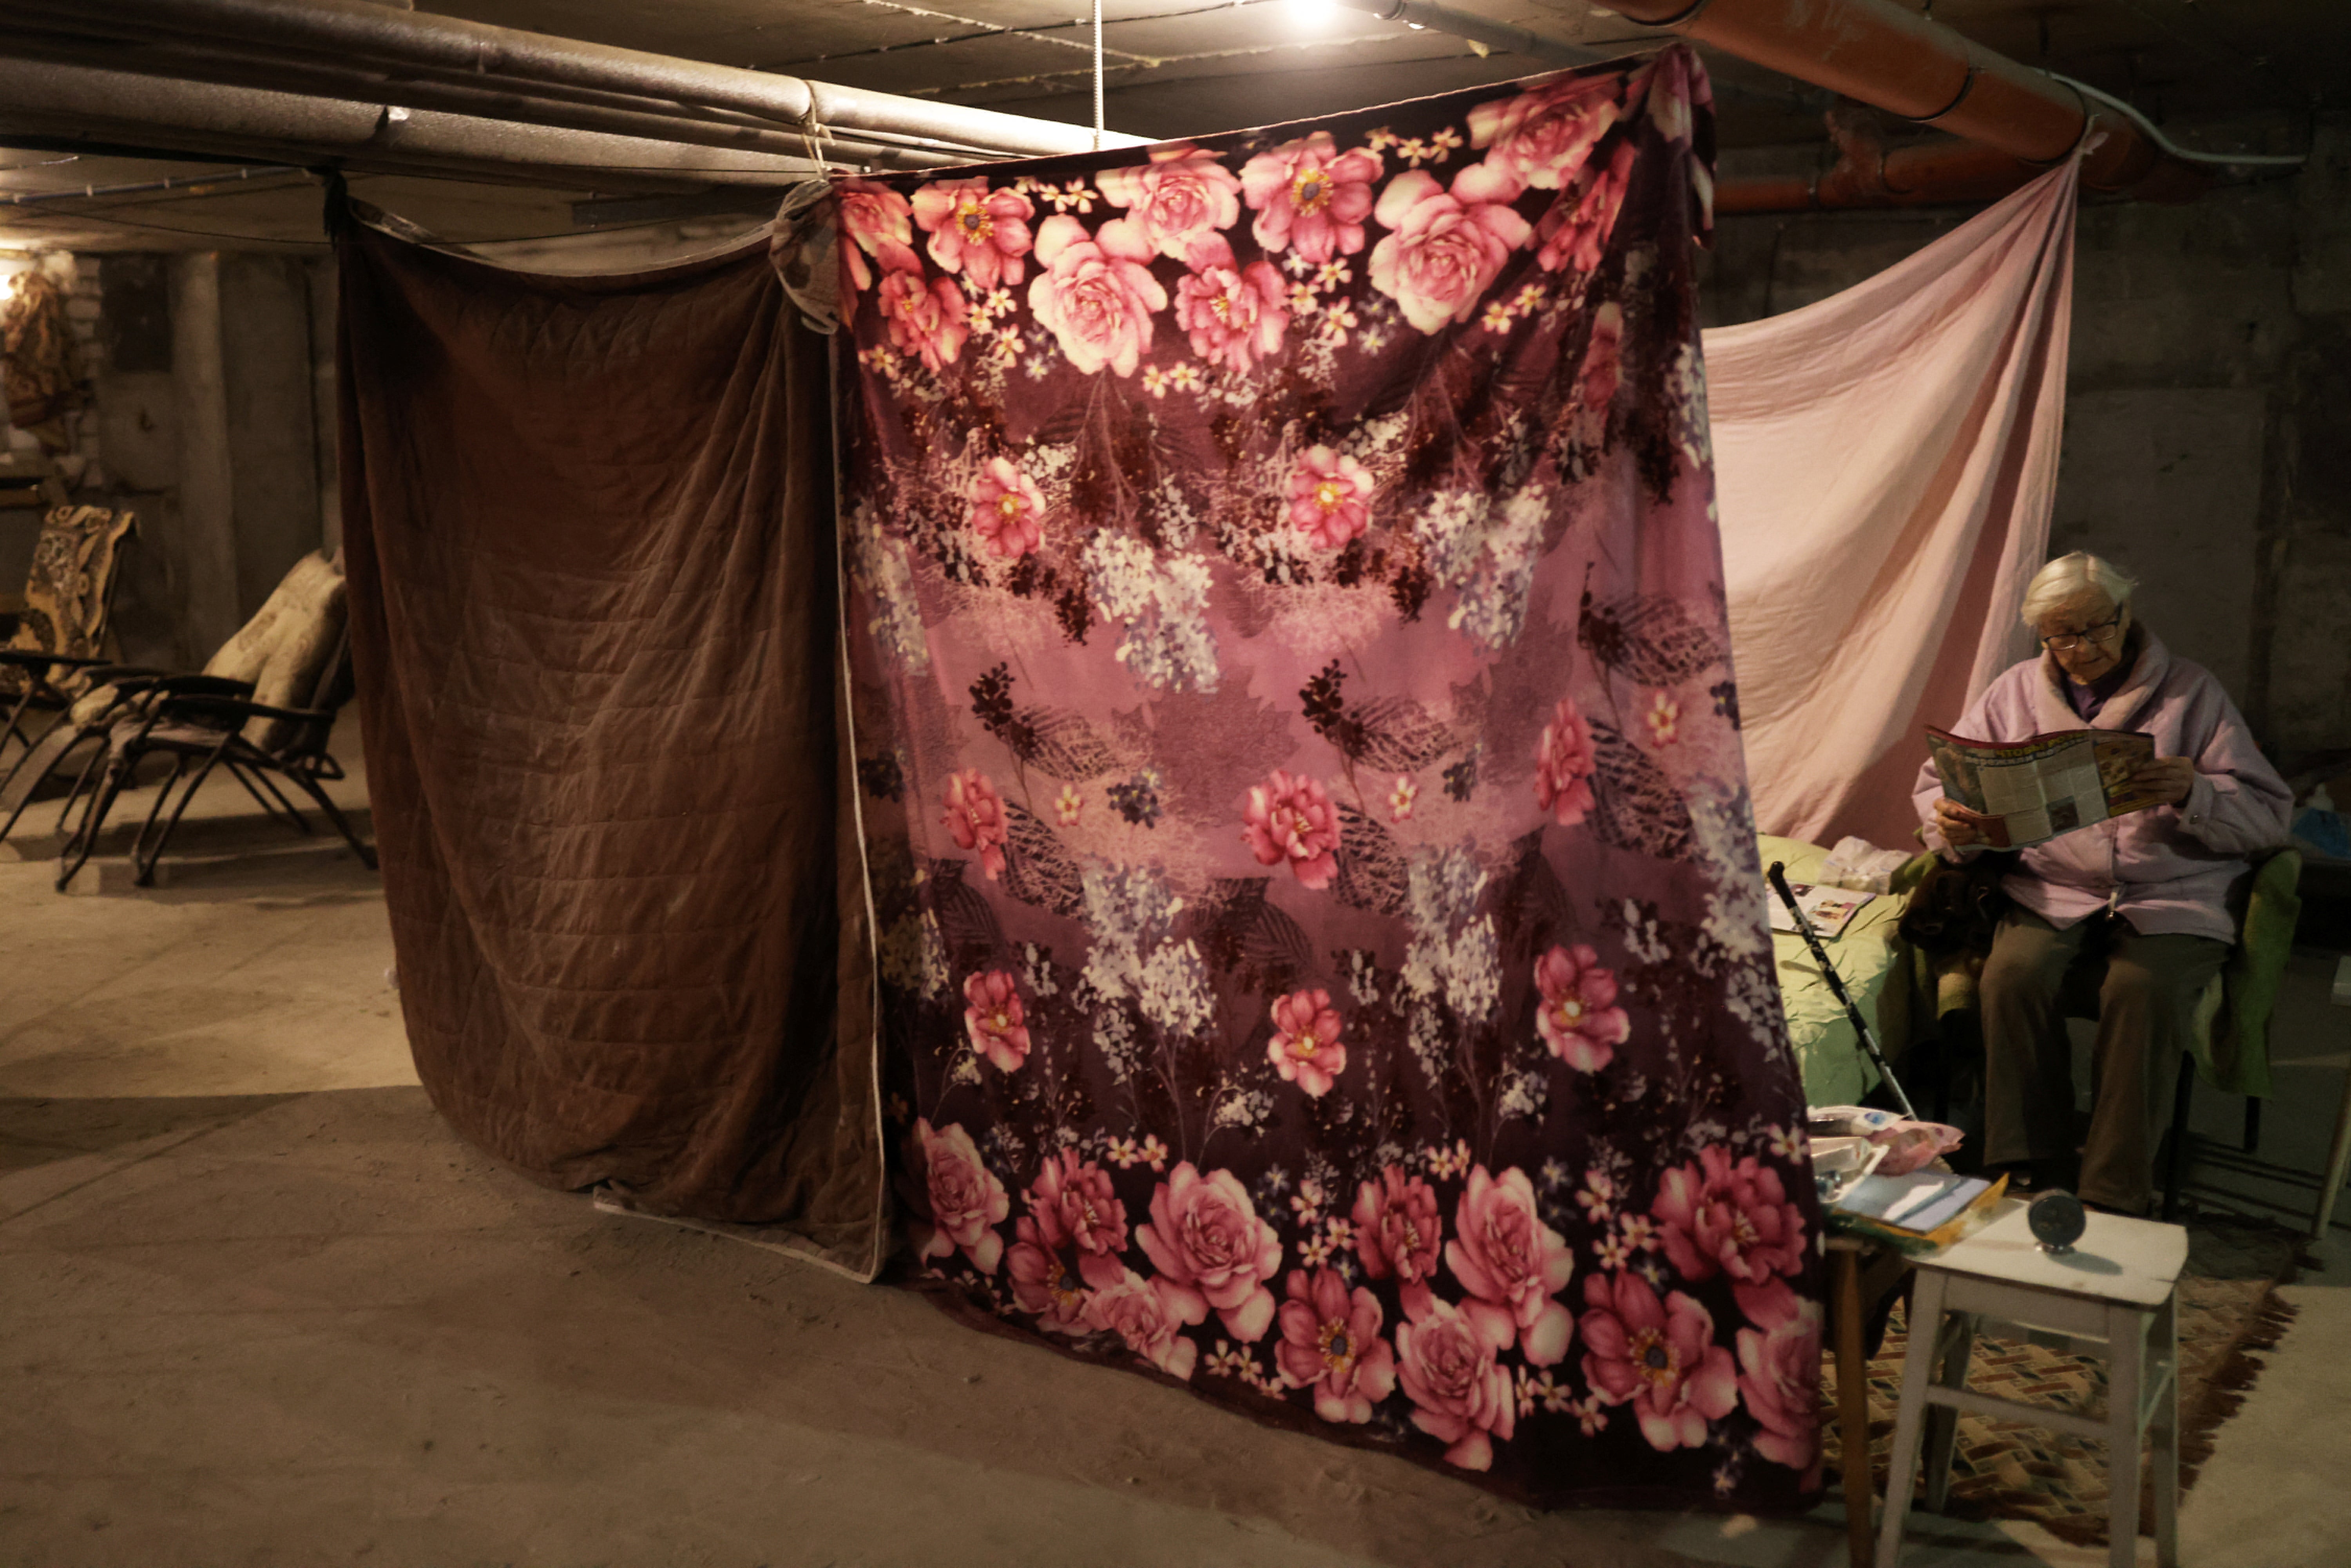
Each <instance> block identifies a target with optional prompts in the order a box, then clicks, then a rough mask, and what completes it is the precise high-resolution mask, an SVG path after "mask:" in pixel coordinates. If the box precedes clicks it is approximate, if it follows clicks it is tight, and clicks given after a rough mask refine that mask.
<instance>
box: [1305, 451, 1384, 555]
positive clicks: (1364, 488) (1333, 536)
mask: <svg viewBox="0 0 2351 1568" xmlns="http://www.w3.org/2000/svg"><path fill="white" fill-rule="evenodd" d="M1374 487H1375V486H1374V481H1373V479H1372V471H1371V470H1370V469H1368V468H1366V467H1364V465H1362V464H1360V463H1358V462H1356V461H1355V460H1354V459H1353V458H1352V457H1350V456H1348V455H1346V454H1345V453H1343V452H1334V451H1332V449H1331V448H1330V447H1328V446H1310V447H1308V448H1307V449H1306V451H1305V453H1304V455H1302V456H1301V457H1300V458H1299V460H1298V466H1297V467H1295V468H1293V469H1291V470H1290V521H1291V522H1292V523H1294V524H1295V525H1297V527H1298V528H1300V529H1301V530H1302V531H1303V532H1304V533H1305V535H1306V542H1307V544H1308V546H1309V547H1311V549H1338V548H1339V547H1340V546H1342V545H1343V544H1345V543H1346V542H1347V541H1348V540H1349V539H1352V538H1354V537H1355V536H1356V535H1357V534H1360V533H1362V532H1363V531H1364V528H1365V527H1366V526H1368V525H1369V523H1370V521H1371V515H1372V507H1371V500H1372V491H1373V489H1374Z"/></svg>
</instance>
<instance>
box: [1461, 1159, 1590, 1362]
mask: <svg viewBox="0 0 2351 1568" xmlns="http://www.w3.org/2000/svg"><path fill="white" fill-rule="evenodd" d="M1453 1228H1454V1229H1455V1230H1456V1231H1457V1232H1458V1239H1455V1240H1452V1241H1448V1242H1447V1243H1446V1244H1445V1263H1446V1266H1447V1268H1449V1269H1451V1270H1453V1277H1454V1278H1455V1279H1457V1280H1458V1281H1461V1288H1462V1289H1463V1290H1465V1291H1468V1292H1469V1297H1470V1299H1469V1300H1468V1301H1463V1302H1462V1303H1461V1310H1462V1311H1463V1312H1467V1313H1468V1315H1469V1316H1470V1317H1471V1318H1472V1319H1473V1320H1474V1321H1475V1322H1477V1324H1478V1329H1479V1333H1482V1334H1484V1335H1485V1336H1486V1337H1487V1338H1488V1339H1489V1340H1491V1341H1492V1342H1493V1343H1494V1345H1495V1348H1496V1349H1498V1350H1508V1349H1509V1348H1510V1345H1511V1343H1513V1342H1514V1341H1515V1342H1517V1343H1519V1345H1520V1350H1521V1352H1522V1353H1523V1354H1525V1356H1526V1358H1527V1363H1528V1364H1529V1365H1531V1366H1556V1365H1558V1364H1559V1363H1560V1360H1561V1359H1562V1357H1564V1356H1565V1355H1566V1354H1567V1342H1568V1339H1569V1337H1570V1336H1571V1335H1572V1334H1573V1333H1574V1332H1575V1319H1574V1318H1573V1315H1571V1314H1570V1313H1569V1312H1568V1310H1567V1309H1566V1308H1565V1307H1563V1306H1562V1305H1561V1304H1560V1303H1559V1302H1558V1301H1553V1300H1552V1297H1553V1295H1554V1294H1556V1293H1557V1292H1558V1291H1563V1290H1565V1289H1567V1281H1568V1280H1569V1279H1570V1278H1571V1277H1573V1274H1574V1272H1575V1254H1574V1253H1573V1251H1571V1250H1570V1249H1569V1248H1568V1245H1567V1239H1566V1238H1564V1237H1562V1236H1561V1235H1560V1233H1559V1232H1558V1231H1556V1230H1553V1229H1552V1228H1551V1227H1549V1226H1547V1225H1545V1224H1544V1223H1543V1222H1542V1217H1541V1214H1539V1213H1538V1212H1537V1211H1536V1208H1535V1189H1534V1184H1533V1183H1532V1182H1531V1181H1529V1180H1528V1179H1527V1173H1526V1172H1524V1171H1522V1170H1520V1169H1518V1168H1516V1167H1515V1166H1513V1167H1512V1168H1510V1169H1509V1170H1506V1171H1504V1172H1503V1173H1502V1176H1501V1179H1500V1180H1499V1181H1497V1180H1495V1179H1494V1178H1493V1177H1492V1176H1489V1175H1488V1174H1487V1173H1486V1167H1485V1166H1478V1167H1477V1168H1476V1169H1474V1170H1472V1171H1471V1172H1470V1173H1469V1185H1468V1186H1467V1187H1466V1188H1464V1189H1463V1191H1462V1194H1461V1201H1460V1202H1459V1203H1458V1204H1457V1205H1456V1206H1455V1207H1454V1210H1453Z"/></svg>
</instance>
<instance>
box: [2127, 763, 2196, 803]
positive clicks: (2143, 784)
mask: <svg viewBox="0 0 2351 1568" xmlns="http://www.w3.org/2000/svg"><path fill="white" fill-rule="evenodd" d="M2131 783H2132V784H2134V785H2135V786H2137V788H2139V789H2145V790H2147V791H2149V792H2150V793H2152V794H2153V795H2154V796H2155V797H2156V799H2157V800H2160V801H2162V802H2163V803H2164V804H2165V805H2167V806H2177V805H2179V804H2180V803H2181V802H2182V801H2184V800H2187V799H2188V792H2189V790H2191V789H2195V788H2196V764H2195V762H2194V761H2193V760H2192V759H2190V758H2185V757H2158V758H2156V759H2155V760H2154V761H2152V762H2147V763H2142V764H2140V766H2139V769H2138V771H2137V772H2136V773H2134V774H2132V775H2131Z"/></svg>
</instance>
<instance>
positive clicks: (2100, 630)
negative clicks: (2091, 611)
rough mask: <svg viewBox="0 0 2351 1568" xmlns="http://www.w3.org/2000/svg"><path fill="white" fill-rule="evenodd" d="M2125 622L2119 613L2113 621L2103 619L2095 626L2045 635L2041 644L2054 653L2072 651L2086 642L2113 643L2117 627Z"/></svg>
mask: <svg viewBox="0 0 2351 1568" xmlns="http://www.w3.org/2000/svg"><path fill="white" fill-rule="evenodd" d="M2122 623H2123V618H2122V617H2121V616H2119V615H2117V616H2116V617H2115V618H2114V619H2113V620H2111V621H2101V622H2098V623H2097V624H2096V625H2095V626H2085V627H2083V628H2082V629H2081V630H2080V631H2079V632H2059V633H2057V635H2055V636H2054V637H2043V639H2041V645H2042V646H2043V647H2044V648H2046V649H2048V650H2049V651H2050V652H2051V653H2072V652H2073V651H2074V649H2076V648H2078V647H2080V646H2081V645H2082V644H2083V643H2111V642H2113V641H2114V637H2115V628H2116V627H2117V626H2120V625H2121V624H2122Z"/></svg>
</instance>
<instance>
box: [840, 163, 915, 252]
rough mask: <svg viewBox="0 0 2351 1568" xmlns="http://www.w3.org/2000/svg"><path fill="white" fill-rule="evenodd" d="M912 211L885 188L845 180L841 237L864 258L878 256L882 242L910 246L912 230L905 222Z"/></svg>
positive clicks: (904, 199) (911, 207)
mask: <svg viewBox="0 0 2351 1568" xmlns="http://www.w3.org/2000/svg"><path fill="white" fill-rule="evenodd" d="M913 214H914V208H913V206H912V205H911V204H908V202H907V200H906V198H905V197H904V196H902V195H900V194H899V193H897V192H895V191H893V190H892V189H891V188H890V187H889V186H887V185H875V184H868V183H866V182H864V181H862V180H846V181H843V182H842V183H841V238H843V239H845V240H848V241H849V242H851V243H852V244H853V245H855V246H857V248H858V249H860V250H862V251H863V252H864V253H865V254H866V255H868V256H879V255H881V254H882V248H881V247H882V245H883V241H885V240H887V241H893V242H895V243H896V244H899V245H902V246H903V245H911V244H912V243H913V242H914V231H913V229H912V228H910V227H909V226H908V224H907V220H908V219H909V218H910V217H911V216H912V215H913Z"/></svg>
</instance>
